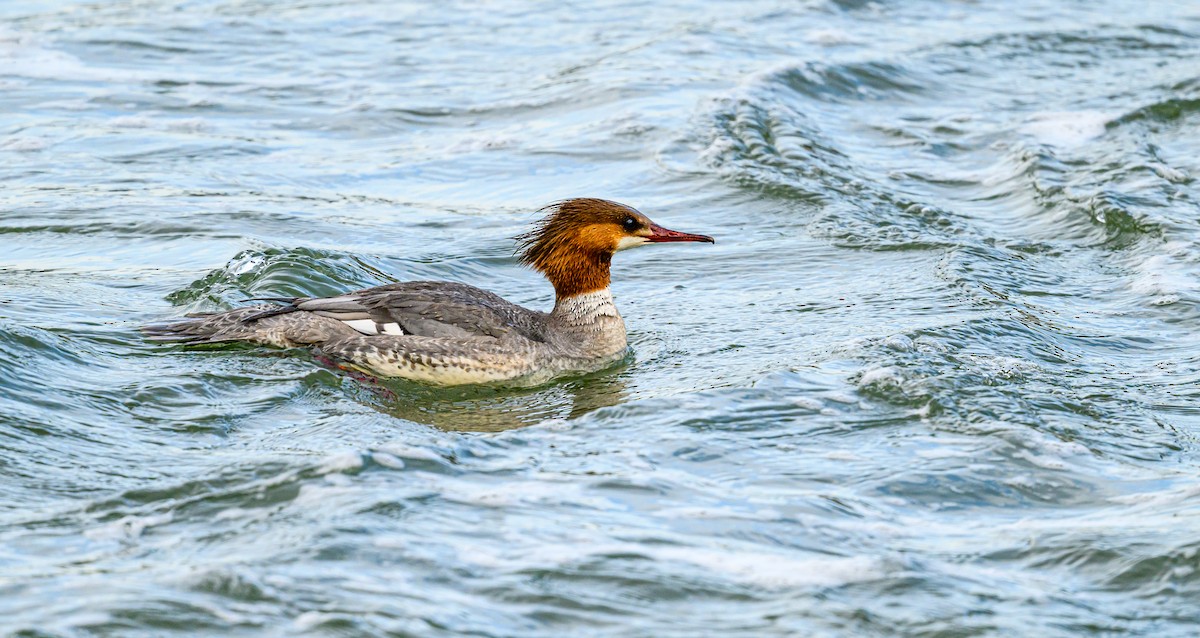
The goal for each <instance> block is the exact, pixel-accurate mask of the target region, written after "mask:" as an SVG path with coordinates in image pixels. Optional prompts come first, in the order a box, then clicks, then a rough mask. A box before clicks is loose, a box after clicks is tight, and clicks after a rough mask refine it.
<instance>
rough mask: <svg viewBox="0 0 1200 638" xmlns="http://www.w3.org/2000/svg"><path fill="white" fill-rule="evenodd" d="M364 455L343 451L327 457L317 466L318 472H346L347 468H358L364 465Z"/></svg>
mask: <svg viewBox="0 0 1200 638" xmlns="http://www.w3.org/2000/svg"><path fill="white" fill-rule="evenodd" d="M362 465H363V460H362V455H360V454H359V453H358V452H342V453H340V454H334V455H332V456H329V457H326V459H325V460H324V461H323V462H322V463H321V466H320V467H318V468H317V473H318V474H330V473H333V472H345V471H346V470H357V469H358V468H360V467H362Z"/></svg>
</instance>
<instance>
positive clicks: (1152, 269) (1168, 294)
mask: <svg viewBox="0 0 1200 638" xmlns="http://www.w3.org/2000/svg"><path fill="white" fill-rule="evenodd" d="M1163 248H1164V252H1163V253H1160V254H1157V255H1152V256H1150V257H1147V258H1146V259H1144V260H1142V261H1141V262H1140V263H1137V264H1135V265H1134V267H1133V270H1134V272H1135V273H1136V274H1135V275H1134V277H1133V279H1132V280H1131V281H1130V282H1129V289H1130V290H1131V291H1132V292H1135V293H1137V294H1139V295H1143V296H1146V297H1150V300H1149V301H1150V303H1152V304H1154V305H1160V306H1161V305H1167V304H1171V303H1175V302H1177V301H1179V299H1180V298H1181V297H1183V296H1190V295H1192V294H1194V293H1195V291H1196V280H1195V276H1194V275H1193V274H1192V273H1193V271H1194V268H1195V266H1194V263H1192V262H1194V260H1193V259H1192V258H1191V257H1190V255H1189V251H1188V249H1187V247H1186V245H1185V244H1183V242H1168V243H1167V244H1166V245H1164V246H1163Z"/></svg>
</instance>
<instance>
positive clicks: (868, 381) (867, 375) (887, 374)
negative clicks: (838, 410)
mask: <svg viewBox="0 0 1200 638" xmlns="http://www.w3.org/2000/svg"><path fill="white" fill-rule="evenodd" d="M903 380H904V377H903V376H901V374H900V371H899V370H897V369H896V368H893V367H891V366H887V367H882V368H872V369H871V370H867V371H866V372H863V373H862V376H861V377H859V379H858V387H860V388H861V387H864V386H869V385H876V384H881V383H886V384H889V385H891V384H894V385H899V384H900V382H901V381H903Z"/></svg>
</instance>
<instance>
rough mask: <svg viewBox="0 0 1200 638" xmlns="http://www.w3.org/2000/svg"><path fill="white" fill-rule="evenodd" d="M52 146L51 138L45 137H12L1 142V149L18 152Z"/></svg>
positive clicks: (27, 151)
mask: <svg viewBox="0 0 1200 638" xmlns="http://www.w3.org/2000/svg"><path fill="white" fill-rule="evenodd" d="M48 146H50V140H48V139H46V138H44V137H10V138H8V139H7V140H4V141H3V142H0V149H3V150H5V151H13V152H16V153H29V152H33V151H40V150H42V149H44V148H46V147H48Z"/></svg>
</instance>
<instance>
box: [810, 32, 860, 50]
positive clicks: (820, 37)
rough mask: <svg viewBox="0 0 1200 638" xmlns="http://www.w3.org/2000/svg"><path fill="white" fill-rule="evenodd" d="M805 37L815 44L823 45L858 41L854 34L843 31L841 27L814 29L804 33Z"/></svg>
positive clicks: (855, 42)
mask: <svg viewBox="0 0 1200 638" xmlns="http://www.w3.org/2000/svg"><path fill="white" fill-rule="evenodd" d="M804 39H805V40H808V41H809V42H811V43H813V44H819V45H821V46H823V47H832V46H838V45H840V44H857V43H858V40H856V39H855V38H854V36H852V35H850V34H849V33H847V32H845V31H842V30H841V29H813V30H811V31H809V32H808V33H806V34H804Z"/></svg>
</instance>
